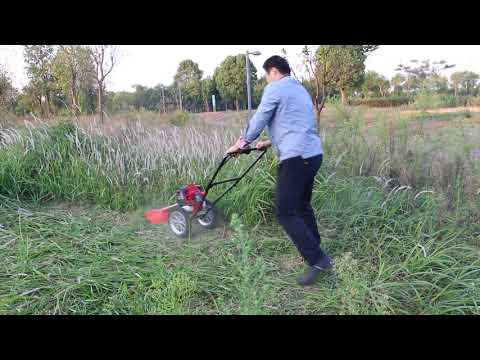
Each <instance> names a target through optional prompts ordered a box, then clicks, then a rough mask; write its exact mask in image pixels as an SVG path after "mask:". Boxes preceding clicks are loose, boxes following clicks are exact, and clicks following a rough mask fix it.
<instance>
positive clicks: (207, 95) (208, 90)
mask: <svg viewBox="0 0 480 360" xmlns="http://www.w3.org/2000/svg"><path fill="white" fill-rule="evenodd" d="M201 89H202V101H203V103H204V105H205V111H207V112H208V111H210V106H209V103H210V99H211V98H212V95H213V94H214V93H215V81H213V79H212V78H211V77H207V78H206V79H203V80H201Z"/></svg>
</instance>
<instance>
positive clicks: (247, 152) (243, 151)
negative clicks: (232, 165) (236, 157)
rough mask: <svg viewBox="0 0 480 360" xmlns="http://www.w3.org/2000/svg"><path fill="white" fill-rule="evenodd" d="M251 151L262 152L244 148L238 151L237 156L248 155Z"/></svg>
mask: <svg viewBox="0 0 480 360" xmlns="http://www.w3.org/2000/svg"><path fill="white" fill-rule="evenodd" d="M252 151H263V150H258V149H257V148H250V147H249V148H244V149H240V151H239V152H238V153H239V154H250V153H251V152H252Z"/></svg>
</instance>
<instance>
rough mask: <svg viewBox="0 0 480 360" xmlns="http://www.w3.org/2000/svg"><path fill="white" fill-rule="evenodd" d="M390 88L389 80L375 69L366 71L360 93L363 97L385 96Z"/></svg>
mask: <svg viewBox="0 0 480 360" xmlns="http://www.w3.org/2000/svg"><path fill="white" fill-rule="evenodd" d="M389 89H390V81H388V80H387V78H385V77H384V76H382V75H380V74H378V73H377V72H375V71H367V73H366V74H365V79H364V82H363V85H362V93H363V96H364V97H365V98H369V97H372V96H373V97H380V96H381V97H385V96H387V95H388V91H389Z"/></svg>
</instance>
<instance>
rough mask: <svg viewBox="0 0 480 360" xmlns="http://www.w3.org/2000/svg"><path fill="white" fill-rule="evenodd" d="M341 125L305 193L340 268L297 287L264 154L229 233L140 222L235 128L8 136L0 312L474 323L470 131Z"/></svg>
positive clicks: (45, 130)
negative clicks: (382, 317)
mask: <svg viewBox="0 0 480 360" xmlns="http://www.w3.org/2000/svg"><path fill="white" fill-rule="evenodd" d="M342 114H343V115H342ZM342 116H345V118H342ZM338 117H339V122H338V124H337V126H336V127H335V128H334V129H332V130H330V131H331V132H329V133H328V134H325V135H324V148H325V151H326V154H327V156H326V158H325V162H324V165H323V166H322V168H321V171H320V173H319V175H318V177H317V180H316V187H315V190H314V193H313V200H312V203H313V206H314V208H315V210H316V213H317V217H318V220H319V226H320V232H321V234H322V244H323V247H324V248H325V250H326V251H327V252H328V253H329V254H331V255H332V256H333V257H334V259H335V261H336V265H335V269H334V272H333V273H331V274H327V275H325V276H324V277H323V278H322V279H321V280H320V281H319V283H318V284H317V285H316V286H314V287H312V288H306V289H304V288H300V287H299V286H297V285H296V284H295V279H296V277H297V276H298V275H299V274H300V272H301V271H302V270H303V267H302V262H301V261H300V259H299V256H298V254H297V252H296V250H295V248H294V246H293V245H292V244H291V242H290V241H289V240H288V238H287V237H286V235H285V234H284V233H283V231H282V230H281V229H280V228H279V227H278V225H277V223H276V220H275V218H274V216H273V212H272V196H273V189H274V183H275V171H276V165H277V160H276V159H275V158H274V156H273V154H271V153H269V154H268V156H267V157H266V158H265V159H263V160H262V161H261V162H260V164H259V165H258V166H257V167H256V168H255V169H254V170H253V171H252V172H251V174H249V176H248V177H247V178H245V179H244V180H243V181H242V183H240V184H239V186H238V187H237V188H235V190H234V191H232V192H231V193H230V194H229V195H228V196H227V197H226V198H225V200H224V201H222V203H221V204H220V207H221V210H222V211H223V212H224V214H225V215H226V219H227V225H226V227H221V228H219V229H217V230H216V231H211V232H200V233H197V234H196V235H194V236H193V237H192V238H191V239H188V240H185V241H180V240H179V239H177V238H175V237H174V236H173V235H172V234H170V233H169V231H168V230H167V228H166V227H165V226H152V225H149V224H147V223H146V221H145V220H144V219H143V217H142V213H143V210H145V209H146V208H148V207H151V206H154V207H158V206H159V205H160V204H164V203H168V202H170V201H172V196H173V194H174V190H175V188H176V187H177V186H178V185H180V184H184V183H188V182H191V181H199V182H203V180H206V179H208V176H209V175H211V173H212V170H213V169H214V168H215V167H216V165H217V164H218V161H219V160H220V158H221V154H222V152H223V151H224V150H225V149H226V148H227V146H228V145H230V143H231V142H232V141H233V140H234V139H235V136H236V134H238V128H237V127H238V125H232V126H224V125H219V126H210V125H206V124H203V125H201V126H194V125H191V124H187V125H186V126H185V127H182V128H175V127H170V128H165V129H148V130H147V129H144V128H142V127H141V126H138V124H137V125H135V124H134V125H132V126H131V127H127V128H121V129H120V130H119V131H118V132H117V133H116V134H113V135H109V134H107V133H105V132H104V131H102V130H101V129H94V128H91V129H81V128H77V127H76V126H74V125H73V124H71V123H62V124H60V125H55V126H47V125H44V124H40V125H36V126H34V127H32V126H30V127H26V128H23V129H22V128H20V129H18V130H17V133H15V132H11V133H9V134H10V135H9V138H8V139H7V140H8V141H5V140H4V141H5V143H4V144H3V145H2V146H1V147H0V194H3V195H0V224H1V227H0V256H1V258H2V259H4V260H3V261H2V262H1V263H0V313H6V314H478V313H479V307H478V303H477V301H478V299H480V297H479V295H480V294H479V290H478V289H480V272H479V270H477V269H479V268H480V267H479V265H480V263H479V261H480V256H479V249H478V245H480V241H479V240H480V225H479V224H480V221H479V220H480V207H479V203H478V197H476V196H478V193H477V191H478V189H480V186H479V185H478V178H477V177H476V176H477V174H478V170H479V168H478V163H477V162H475V160H474V159H472V158H469V157H468V155H469V154H470V153H471V151H472V150H473V149H475V134H476V132H475V131H477V130H476V128H474V127H472V126H473V125H472V126H470V125H471V124H470V125H469V124H465V123H464V122H458V123H456V122H455V123H454V124H453V127H452V128H449V129H445V131H444V132H440V133H437V134H435V135H433V134H431V135H429V134H424V133H420V132H418V133H412V132H411V128H410V127H409V125H410V123H409V121H407V120H402V121H399V122H398V123H397V124H396V125H395V126H394V127H392V126H391V125H388V124H387V123H386V122H382V121H379V122H378V124H377V125H376V127H374V128H373V129H369V130H368V131H367V129H366V127H365V124H364V123H363V121H362V118H361V117H360V116H359V115H358V114H354V113H352V114H347V113H345V112H342V111H340V112H339V114H338ZM207 136H208V139H209V141H204V139H205V138H206V137H207ZM460 144H461V145H460ZM439 149H440V150H443V151H447V152H448V154H447V155H448V156H445V157H444V158H440V159H439V158H438V154H439V153H440V151H439ZM462 156H463V157H462ZM252 158H253V156H250V157H248V156H244V157H240V158H238V159H236V160H235V161H233V162H232V163H231V164H229V165H228V166H227V167H226V168H225V171H224V172H222V176H221V177H230V176H232V175H234V174H237V173H238V172H239V171H240V170H241V169H243V168H244V167H245V166H246V165H248V163H249V161H251V160H252ZM459 159H460V160H459ZM462 159H463V160H462ZM465 159H466V160H465ZM433 160H434V161H433ZM395 174H397V175H395ZM218 190H219V191H220V190H221V189H218ZM52 200H55V201H61V202H62V204H70V205H69V206H70V207H71V209H69V208H65V206H64V207H60V208H58V207H54V206H52V203H51V201H52ZM236 214H238V215H236Z"/></svg>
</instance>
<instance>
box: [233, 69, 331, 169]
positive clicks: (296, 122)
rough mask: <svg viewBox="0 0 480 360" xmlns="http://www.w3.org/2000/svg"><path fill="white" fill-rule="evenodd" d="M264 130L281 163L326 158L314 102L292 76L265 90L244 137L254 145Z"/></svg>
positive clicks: (274, 83)
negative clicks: (300, 159)
mask: <svg viewBox="0 0 480 360" xmlns="http://www.w3.org/2000/svg"><path fill="white" fill-rule="evenodd" d="M264 128H267V133H268V137H269V138H270V140H271V142H272V147H273V149H274V151H275V153H276V154H277V156H278V158H279V159H280V161H283V160H286V159H289V158H291V157H295V156H301V157H302V158H304V159H307V158H309V157H312V156H316V155H320V154H323V149H322V141H321V139H320V136H319V135H318V132H317V125H316V119H315V110H314V107H313V102H312V99H311V98H310V95H309V94H308V92H307V90H305V88H304V87H303V86H302V84H300V83H299V82H298V81H297V80H295V79H293V78H292V77H291V76H285V77H283V78H282V79H280V80H277V81H273V82H271V83H270V84H268V85H267V86H266V87H265V89H264V90H263V94H262V100H261V102H260V105H259V107H258V109H257V111H256V112H255V114H254V115H253V116H252V118H251V120H250V121H249V124H248V126H247V128H246V129H245V130H244V131H243V134H242V136H243V138H244V139H245V140H246V141H247V142H248V143H251V142H253V141H255V140H256V139H257V138H258V137H259V136H260V134H261V133H262V131H263V129H264Z"/></svg>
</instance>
